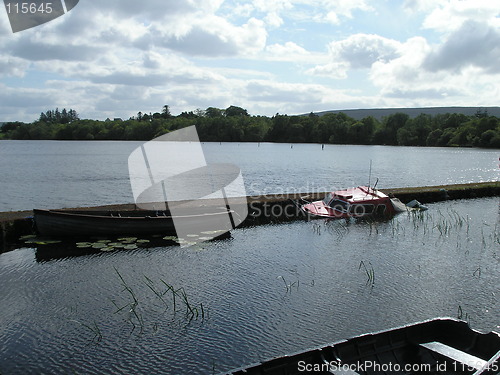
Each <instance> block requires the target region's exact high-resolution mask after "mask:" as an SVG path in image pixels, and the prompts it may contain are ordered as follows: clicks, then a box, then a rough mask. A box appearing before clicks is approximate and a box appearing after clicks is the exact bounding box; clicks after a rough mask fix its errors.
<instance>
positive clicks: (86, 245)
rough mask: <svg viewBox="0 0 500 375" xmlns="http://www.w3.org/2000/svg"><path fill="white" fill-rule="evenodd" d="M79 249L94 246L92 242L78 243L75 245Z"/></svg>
mask: <svg viewBox="0 0 500 375" xmlns="http://www.w3.org/2000/svg"><path fill="white" fill-rule="evenodd" d="M75 245H76V246H77V247H91V246H92V244H91V243H90V242H77V243H76V244H75Z"/></svg>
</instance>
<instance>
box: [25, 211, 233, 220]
mask: <svg viewBox="0 0 500 375" xmlns="http://www.w3.org/2000/svg"><path fill="white" fill-rule="evenodd" d="M90 212H92V211H65V210H50V209H34V210H33V213H34V216H35V217H36V215H37V214H38V215H42V216H43V215H45V216H67V217H75V218H76V217H78V218H85V219H96V218H98V219H112V220H117V219H121V220H152V219H161V220H167V219H169V220H172V219H176V218H193V217H206V216H218V215H227V214H228V213H234V211H233V210H224V211H220V212H208V213H200V214H193V215H176V216H172V215H169V216H112V214H113V213H116V214H120V213H125V212H126V211H121V212H120V211H110V212H109V215H101V214H96V215H93V214H90ZM97 212H101V211H97ZM102 212H105V211H102ZM131 212H137V213H140V211H131ZM151 212H154V211H151Z"/></svg>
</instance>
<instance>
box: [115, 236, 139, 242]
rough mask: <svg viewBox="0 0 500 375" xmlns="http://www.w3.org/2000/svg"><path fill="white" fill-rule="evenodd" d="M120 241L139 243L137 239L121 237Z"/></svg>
mask: <svg viewBox="0 0 500 375" xmlns="http://www.w3.org/2000/svg"><path fill="white" fill-rule="evenodd" d="M118 241H127V242H135V241H137V237H121V238H118Z"/></svg>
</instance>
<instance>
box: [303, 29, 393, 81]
mask: <svg viewBox="0 0 500 375" xmlns="http://www.w3.org/2000/svg"><path fill="white" fill-rule="evenodd" d="M400 48H401V43H400V42H398V41H395V40H392V39H388V38H383V37H381V36H378V35H373V34H354V35H351V36H349V37H348V38H346V39H344V40H340V41H335V42H331V43H330V44H329V45H328V50H329V56H330V62H328V63H326V64H323V65H317V66H315V67H314V68H312V69H309V70H308V71H307V73H308V74H312V75H322V76H329V77H330V78H336V79H342V78H347V71H348V70H349V69H369V68H370V67H371V66H372V65H373V64H374V63H376V62H379V61H382V62H384V61H391V60H394V59H396V58H398V57H399V56H400Z"/></svg>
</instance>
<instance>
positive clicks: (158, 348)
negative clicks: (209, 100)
mask: <svg viewBox="0 0 500 375" xmlns="http://www.w3.org/2000/svg"><path fill="white" fill-rule="evenodd" d="M261 147H262V146H261ZM499 244H500V222H499V199H498V197H494V198H486V199H480V200H479V199H476V200H467V201H449V202H441V203H436V204H430V205H429V211H427V212H425V213H423V214H416V215H414V214H401V215H399V216H397V217H395V218H394V219H392V220H389V221H385V222H377V223H371V224H370V223H366V222H354V221H350V222H346V221H345V220H338V221H329V222H327V221H323V220H314V221H311V222H307V221H295V222H291V223H285V224H275V225H265V226H259V227H253V228H242V229H236V230H234V231H233V232H232V238H230V239H226V240H220V241H215V242H210V243H204V244H202V246H193V247H188V248H180V247H179V246H161V247H153V248H149V249H140V250H132V251H124V250H122V251H116V252H106V253H104V252H103V253H98V254H94V255H86V256H79V257H67V258H61V259H53V260H50V261H43V260H42V259H44V258H45V257H44V256H43V253H44V250H42V249H38V250H37V249H35V248H32V247H30V246H29V245H27V246H26V247H23V248H20V249H18V250H14V251H11V252H8V253H4V254H0V285H1V289H0V301H1V302H2V307H1V312H0V373H2V374H23V375H24V374H42V373H44V374H72V373H77V374H102V373H107V374H123V373H133V374H151V373H155V374H156V373H157V374H160V373H161V374H176V375H177V374H181V375H182V374H212V373H218V372H220V371H224V370H228V369H230V368H233V367H237V366H240V365H243V364H248V363H252V362H255V361H258V360H262V359H267V358H270V357H273V356H277V355H282V354H286V353H290V352H295V351H299V350H304V349H306V348H309V347H312V346H316V345H322V344H325V343H328V342H333V341H337V340H340V339H344V338H347V337H350V336H353V335H358V334H362V333H366V332H370V331H376V330H381V329H388V328H391V327H394V326H398V325H403V324H407V323H411V322H415V321H420V320H424V319H429V318H434V317H438V316H452V317H457V316H460V317H462V318H463V319H466V320H469V321H470V324H471V326H472V327H473V328H475V329H480V330H484V331H491V330H497V331H498V330H500V282H499V275H500V252H499ZM167 284H168V285H171V286H173V287H174V288H175V290H177V291H179V290H180V288H183V289H182V290H183V291H184V292H185V295H186V299H187V303H188V304H189V305H190V308H191V310H193V311H196V312H197V313H196V315H195V314H194V312H193V313H192V314H191V313H190V312H189V308H187V307H186V303H185V302H183V301H185V300H183V299H182V298H181V296H182V293H183V292H182V290H181V291H179V292H178V294H177V298H176V306H174V300H173V294H172V293H171V290H170V289H168V288H167V286H166V285H167ZM164 292H166V293H164ZM134 298H135V300H136V303H134ZM134 326H135V328H134Z"/></svg>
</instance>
